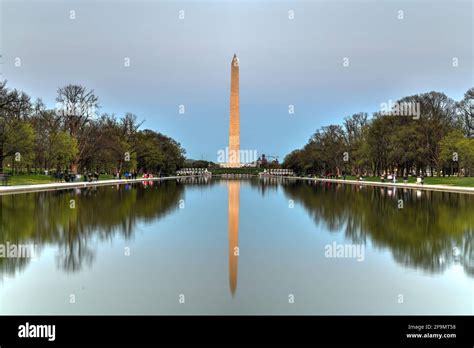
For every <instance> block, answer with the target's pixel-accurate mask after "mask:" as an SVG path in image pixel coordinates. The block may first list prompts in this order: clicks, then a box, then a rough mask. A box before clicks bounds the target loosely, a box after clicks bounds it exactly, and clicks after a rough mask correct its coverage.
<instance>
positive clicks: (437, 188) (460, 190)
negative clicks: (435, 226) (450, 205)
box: [288, 176, 474, 194]
mask: <svg viewBox="0 0 474 348" xmlns="http://www.w3.org/2000/svg"><path fill="white" fill-rule="evenodd" d="M288 178H291V179H300V180H310V181H321V182H334V183H341V184H351V185H366V186H380V187H400V188H409V189H414V190H426V191H443V192H456V193H471V194H474V187H465V186H450V185H426V184H423V185H419V184H404V183H396V184H394V183H390V182H377V181H357V180H343V179H323V178H307V177H303V178H301V177H297V176H291V177H288Z"/></svg>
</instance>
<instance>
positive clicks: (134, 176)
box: [114, 171, 138, 180]
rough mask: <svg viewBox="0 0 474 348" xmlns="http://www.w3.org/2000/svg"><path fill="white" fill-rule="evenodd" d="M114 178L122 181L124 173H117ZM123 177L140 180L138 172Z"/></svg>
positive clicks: (128, 173)
mask: <svg viewBox="0 0 474 348" xmlns="http://www.w3.org/2000/svg"><path fill="white" fill-rule="evenodd" d="M114 176H115V177H116V178H118V179H119V180H121V179H122V172H121V171H118V172H115V174H114ZM123 176H124V177H125V179H137V178H138V173H137V172H136V171H132V172H125V173H124V174H123Z"/></svg>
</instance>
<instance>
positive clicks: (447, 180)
mask: <svg viewBox="0 0 474 348" xmlns="http://www.w3.org/2000/svg"><path fill="white" fill-rule="evenodd" d="M346 179H347V180H357V179H356V177H355V176H347V177H346ZM364 181H373V182H380V178H379V177H376V176H368V177H365V178H364ZM397 182H398V183H403V178H400V177H399V178H397ZM408 183H409V184H416V178H414V177H409V178H408ZM425 184H427V185H450V186H464V187H474V177H463V178H459V177H448V176H446V177H444V178H443V177H436V176H435V177H425Z"/></svg>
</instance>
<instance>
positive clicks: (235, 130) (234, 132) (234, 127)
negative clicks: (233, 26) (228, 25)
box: [228, 54, 240, 168]
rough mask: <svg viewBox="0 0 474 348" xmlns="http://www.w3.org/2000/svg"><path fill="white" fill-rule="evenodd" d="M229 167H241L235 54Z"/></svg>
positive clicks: (235, 57)
mask: <svg viewBox="0 0 474 348" xmlns="http://www.w3.org/2000/svg"><path fill="white" fill-rule="evenodd" d="M228 161H229V162H228V167H230V168H238V167H240V111H239V59H238V58H237V55H235V54H234V58H232V63H231V67H230V124H229V159H228Z"/></svg>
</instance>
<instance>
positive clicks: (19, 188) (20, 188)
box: [0, 176, 185, 195]
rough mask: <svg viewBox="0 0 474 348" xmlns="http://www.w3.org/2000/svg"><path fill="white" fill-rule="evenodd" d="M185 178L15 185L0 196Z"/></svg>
mask: <svg viewBox="0 0 474 348" xmlns="http://www.w3.org/2000/svg"><path fill="white" fill-rule="evenodd" d="M178 178H185V176H168V177H162V178H151V179H143V178H140V179H133V180H132V179H120V180H118V179H117V180H101V181H92V182H86V181H81V182H55V183H50V184H35V185H15V186H0V195H6V194H12V193H25V192H38V191H55V190H68V189H73V188H84V187H91V186H104V185H123V184H131V183H135V182H143V181H163V180H171V179H178Z"/></svg>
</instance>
